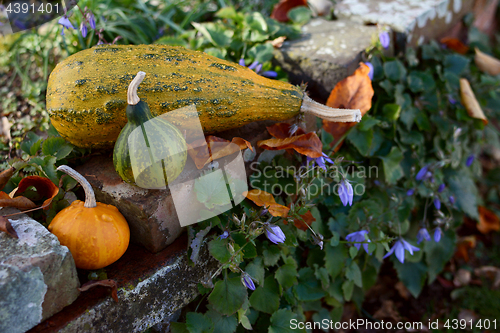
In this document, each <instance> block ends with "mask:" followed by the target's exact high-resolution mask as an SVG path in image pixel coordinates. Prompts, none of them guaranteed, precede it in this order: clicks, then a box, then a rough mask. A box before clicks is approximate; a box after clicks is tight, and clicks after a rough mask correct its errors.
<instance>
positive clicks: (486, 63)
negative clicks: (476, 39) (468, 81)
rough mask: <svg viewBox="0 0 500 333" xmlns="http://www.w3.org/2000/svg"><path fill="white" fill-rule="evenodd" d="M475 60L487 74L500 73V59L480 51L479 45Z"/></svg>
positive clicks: (478, 66)
mask: <svg viewBox="0 0 500 333" xmlns="http://www.w3.org/2000/svg"><path fill="white" fill-rule="evenodd" d="M474 62H475V63H476V66H477V68H479V69H480V70H481V71H483V72H485V73H486V74H490V75H493V76H495V75H498V74H500V60H498V59H497V58H494V57H492V56H490V55H488V54H486V53H483V52H481V51H479V49H478V48H477V47H476V55H475V57H474Z"/></svg>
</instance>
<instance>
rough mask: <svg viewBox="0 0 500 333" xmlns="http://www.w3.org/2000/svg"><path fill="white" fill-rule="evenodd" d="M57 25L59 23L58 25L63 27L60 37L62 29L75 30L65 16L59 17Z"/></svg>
mask: <svg viewBox="0 0 500 333" xmlns="http://www.w3.org/2000/svg"><path fill="white" fill-rule="evenodd" d="M57 23H59V24H60V25H62V26H63V29H62V31H61V35H63V36H64V28H66V29H75V27H73V24H71V22H70V21H69V19H68V18H67V17H66V16H63V17H61V18H60V19H59V21H57Z"/></svg>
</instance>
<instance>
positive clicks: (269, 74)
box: [238, 58, 278, 79]
mask: <svg viewBox="0 0 500 333" xmlns="http://www.w3.org/2000/svg"><path fill="white" fill-rule="evenodd" d="M238 64H240V66H245V59H243V58H241V59H240V60H239V61H238ZM248 69H251V70H253V71H255V73H257V74H259V75H261V76H264V77H267V78H271V79H274V78H275V77H277V76H278V73H276V72H275V71H264V72H262V73H260V71H261V70H262V64H260V63H259V62H258V61H257V60H255V61H254V62H252V63H251V64H250V66H248Z"/></svg>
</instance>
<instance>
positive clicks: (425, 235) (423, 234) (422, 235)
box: [417, 228, 431, 244]
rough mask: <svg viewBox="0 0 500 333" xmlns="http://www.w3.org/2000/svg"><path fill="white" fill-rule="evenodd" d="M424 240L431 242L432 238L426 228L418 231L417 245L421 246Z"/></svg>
mask: <svg viewBox="0 0 500 333" xmlns="http://www.w3.org/2000/svg"><path fill="white" fill-rule="evenodd" d="M423 240H426V241H430V240H431V236H430V235H429V232H428V231H427V229H426V228H422V229H420V230H419V231H418V234H417V244H420V243H421V242H422V241H423Z"/></svg>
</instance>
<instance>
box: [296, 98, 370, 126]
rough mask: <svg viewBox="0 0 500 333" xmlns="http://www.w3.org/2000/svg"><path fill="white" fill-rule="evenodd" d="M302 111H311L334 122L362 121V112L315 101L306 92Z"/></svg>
mask: <svg viewBox="0 0 500 333" xmlns="http://www.w3.org/2000/svg"><path fill="white" fill-rule="evenodd" d="M300 111H301V112H304V113H311V114H313V115H315V116H316V117H319V118H321V119H325V120H328V121H332V122H336V123H338V122H358V123H359V122H360V121H361V112H360V111H359V110H351V109H334V108H331V107H329V106H326V105H323V104H320V103H318V102H315V101H313V100H312V99H311V98H310V97H309V96H307V95H306V94H304V98H303V99H302V106H301V107H300Z"/></svg>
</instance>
